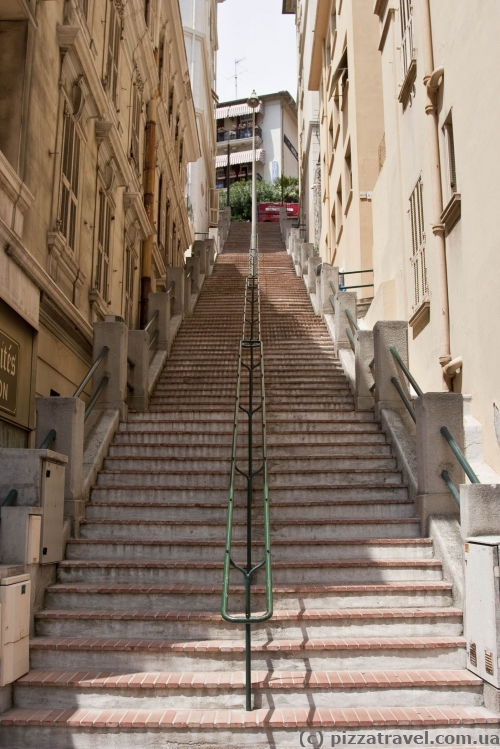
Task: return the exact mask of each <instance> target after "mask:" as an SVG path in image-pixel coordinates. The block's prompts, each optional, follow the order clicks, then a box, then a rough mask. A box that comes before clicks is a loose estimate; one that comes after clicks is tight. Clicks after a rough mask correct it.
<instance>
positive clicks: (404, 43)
mask: <svg viewBox="0 0 500 749" xmlns="http://www.w3.org/2000/svg"><path fill="white" fill-rule="evenodd" d="M399 18H400V23H401V66H402V75H403V81H404V80H405V78H406V75H407V73H408V70H409V69H410V66H411V63H412V60H413V57H414V55H413V6H412V0H400V2H399Z"/></svg>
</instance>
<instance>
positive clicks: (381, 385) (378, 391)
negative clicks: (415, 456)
mask: <svg viewBox="0 0 500 749" xmlns="http://www.w3.org/2000/svg"><path fill="white" fill-rule="evenodd" d="M343 293H345V292H343ZM391 346H395V347H396V348H397V350H398V352H399V355H400V356H401V359H402V361H403V362H404V364H405V365H406V366H408V323H406V322H404V321H400V320H381V321H379V322H377V323H375V326H374V328H373V353H374V358H375V366H374V371H375V416H376V418H377V419H380V413H381V411H382V409H384V408H388V409H390V410H392V411H397V412H398V413H400V414H401V416H402V417H403V419H404V421H405V423H408V421H407V420H408V419H409V417H408V416H407V411H406V408H405V405H404V403H403V401H402V400H401V397H400V395H399V394H398V391H397V390H396V388H395V387H394V385H393V384H392V382H391V378H392V377H395V378H396V379H397V380H398V381H399V382H402V381H403V375H402V372H401V370H400V369H399V367H398V365H397V364H396V360H395V359H394V357H393V355H392V354H391V352H390V350H389V349H390V348H391Z"/></svg>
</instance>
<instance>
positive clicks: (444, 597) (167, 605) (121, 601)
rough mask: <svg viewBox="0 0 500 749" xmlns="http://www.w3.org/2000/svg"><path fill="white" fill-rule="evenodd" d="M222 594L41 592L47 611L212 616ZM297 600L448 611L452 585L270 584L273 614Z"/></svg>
mask: <svg viewBox="0 0 500 749" xmlns="http://www.w3.org/2000/svg"><path fill="white" fill-rule="evenodd" d="M234 577H235V578H236V579H235V584H234V585H231V588H230V591H229V600H230V606H231V609H230V610H231V611H232V612H235V613H236V612H240V611H243V610H244V608H245V590H244V587H243V585H242V584H241V580H242V577H241V575H240V580H239V582H240V584H238V576H237V575H235V576H234ZM265 593H266V591H265V587H264V586H262V585H254V586H253V587H252V606H253V607H254V610H257V611H263V610H265V608H266V598H265ZM221 595H222V580H221V581H220V584H219V585H206V584H198V585H192V584H172V585H134V584H133V583H122V584H117V583H110V584H104V583H96V584H90V583H58V584H56V585H52V586H50V588H48V589H47V593H46V599H45V605H46V606H47V607H48V608H50V609H71V610H73V609H74V610H77V609H95V610H99V609H102V608H113V609H118V610H127V611H137V610H140V611H144V610H153V609H154V608H159V609H160V610H161V611H167V610H169V609H174V610H176V611H192V610H193V609H195V610H197V611H216V610H217V607H218V606H219V605H220V601H221ZM297 599H299V600H300V602H301V605H302V606H304V607H305V608H307V609H312V608H316V609H318V610H323V609H342V608H347V609H352V608H355V607H356V608H360V609H361V608H376V607H381V608H403V607H405V606H409V607H410V608H416V607H418V606H424V607H427V608H429V607H432V606H437V607H444V606H451V605H452V602H453V599H452V586H451V585H450V584H449V583H446V582H435V581H434V582H423V581H412V582H394V583H372V584H368V583H362V584H359V585H354V584H352V585H310V584H307V585H304V584H295V585H291V584H289V585H274V586H273V601H274V606H276V607H277V608H278V609H289V608H292V607H293V606H294V605H296V603H297Z"/></svg>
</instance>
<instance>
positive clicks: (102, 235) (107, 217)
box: [94, 190, 111, 302]
mask: <svg viewBox="0 0 500 749" xmlns="http://www.w3.org/2000/svg"><path fill="white" fill-rule="evenodd" d="M110 243H111V204H110V202H109V199H108V196H107V195H106V193H105V192H104V190H101V191H100V193H99V224H98V232H97V263H96V270H95V284H94V286H95V288H96V290H97V291H98V292H99V294H100V295H101V297H102V298H103V299H104V301H106V302H107V301H108V299H109V255H110Z"/></svg>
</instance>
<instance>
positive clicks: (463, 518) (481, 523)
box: [450, 429, 500, 539]
mask: <svg viewBox="0 0 500 749" xmlns="http://www.w3.org/2000/svg"><path fill="white" fill-rule="evenodd" d="M450 431H451V429H450ZM457 488H458V486H457ZM460 527H461V530H462V538H464V539H465V538H472V537H474V536H500V486H498V485H496V484H462V485H461V486H460Z"/></svg>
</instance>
